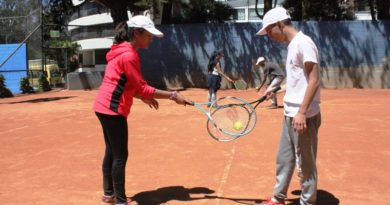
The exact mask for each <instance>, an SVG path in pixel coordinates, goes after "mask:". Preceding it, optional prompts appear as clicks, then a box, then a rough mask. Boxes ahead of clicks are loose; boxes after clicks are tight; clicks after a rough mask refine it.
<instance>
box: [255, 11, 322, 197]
mask: <svg viewBox="0 0 390 205" xmlns="http://www.w3.org/2000/svg"><path fill="white" fill-rule="evenodd" d="M257 34H258V35H268V36H269V37H270V38H271V39H272V40H274V41H277V42H279V43H284V42H287V43H288V52H287V60H286V74H287V78H286V87H285V88H283V90H285V91H286V94H285V96H284V99H283V101H284V122H283V128H282V133H281V136H280V143H279V149H278V153H277V159H276V184H275V187H274V191H273V196H272V197H271V198H270V199H269V200H267V201H265V202H263V203H262V204H263V205H284V204H285V202H284V201H285V199H286V198H287V191H288V186H289V184H290V181H291V178H292V174H293V172H294V168H295V166H297V170H298V176H299V178H300V183H301V188H302V194H301V198H300V204H301V205H314V204H316V199H317V167H316V157H317V144H318V129H319V127H320V124H321V114H320V107H319V103H320V65H319V63H320V61H319V54H318V50H317V47H316V45H315V44H314V42H313V41H312V39H311V38H310V37H308V36H306V35H305V34H303V33H302V32H300V31H298V30H296V29H295V28H294V27H293V26H292V24H291V19H290V16H289V14H288V13H287V11H286V10H285V9H284V8H281V7H279V8H274V9H271V10H270V11H268V12H267V13H266V14H265V16H264V18H263V27H262V28H261V30H260V31H259V32H258V33H257ZM269 95H270V96H268V97H272V95H274V94H269Z"/></svg>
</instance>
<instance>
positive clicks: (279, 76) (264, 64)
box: [256, 57, 285, 109]
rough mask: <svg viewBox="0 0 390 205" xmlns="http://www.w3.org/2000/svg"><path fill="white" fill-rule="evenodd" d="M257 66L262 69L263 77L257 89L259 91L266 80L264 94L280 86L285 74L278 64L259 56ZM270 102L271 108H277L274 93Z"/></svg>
mask: <svg viewBox="0 0 390 205" xmlns="http://www.w3.org/2000/svg"><path fill="white" fill-rule="evenodd" d="M256 65H257V66H260V68H261V69H262V70H263V75H264V79H263V82H262V83H261V85H260V86H259V87H257V88H256V89H257V91H259V90H260V89H261V88H262V87H263V85H264V84H265V83H266V82H267V89H266V90H265V92H264V94H266V93H268V92H269V91H271V90H272V89H274V88H276V87H278V86H280V85H281V84H282V82H283V80H284V78H285V74H284V72H283V70H282V69H281V68H280V66H279V65H278V64H276V63H274V62H269V61H266V60H265V58H264V57H259V58H258V59H257V62H256ZM271 101H272V104H271V105H270V106H269V108H271V109H276V108H278V101H277V98H276V95H274V96H273V97H272V98H271Z"/></svg>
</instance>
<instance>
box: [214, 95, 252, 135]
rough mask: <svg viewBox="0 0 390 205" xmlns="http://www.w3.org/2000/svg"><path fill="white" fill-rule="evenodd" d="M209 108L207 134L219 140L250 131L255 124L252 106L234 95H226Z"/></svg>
mask: <svg viewBox="0 0 390 205" xmlns="http://www.w3.org/2000/svg"><path fill="white" fill-rule="evenodd" d="M214 104H215V105H217V106H212V107H211V108H210V114H211V117H212V121H210V120H209V121H208V122H207V128H208V131H209V134H210V135H211V136H212V137H214V138H215V139H217V140H219V141H230V140H233V139H236V138H238V137H241V136H243V135H245V134H248V133H249V132H251V131H252V130H253V129H254V127H255V125H256V120H257V119H256V114H255V113H254V108H253V107H252V106H251V105H250V104H249V103H247V102H245V101H243V100H240V99H239V98H236V97H226V98H222V99H219V100H218V101H216V102H215V103H214Z"/></svg>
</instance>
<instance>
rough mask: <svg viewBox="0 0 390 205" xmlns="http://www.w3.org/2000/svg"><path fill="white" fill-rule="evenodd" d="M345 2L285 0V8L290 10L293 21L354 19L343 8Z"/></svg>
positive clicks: (333, 0) (338, 0)
mask: <svg viewBox="0 0 390 205" xmlns="http://www.w3.org/2000/svg"><path fill="white" fill-rule="evenodd" d="M342 2H343V0H310V1H309V0H285V1H284V2H283V4H282V5H283V7H284V8H286V9H287V10H289V12H290V14H291V18H292V19H293V20H298V21H300V20H317V21H334V20H351V19H354V17H353V16H351V15H350V14H349V13H348V12H347V8H345V7H344V6H342V5H343V4H342Z"/></svg>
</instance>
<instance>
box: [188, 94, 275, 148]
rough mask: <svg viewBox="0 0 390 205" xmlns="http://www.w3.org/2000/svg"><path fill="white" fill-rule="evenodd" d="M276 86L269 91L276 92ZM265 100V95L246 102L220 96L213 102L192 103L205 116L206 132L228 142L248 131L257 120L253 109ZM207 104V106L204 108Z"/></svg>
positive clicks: (218, 139)
mask: <svg viewBox="0 0 390 205" xmlns="http://www.w3.org/2000/svg"><path fill="white" fill-rule="evenodd" d="M279 89H280V87H277V88H275V89H273V90H271V91H270V92H277V91H278V90H279ZM264 100H266V96H262V97H261V98H259V99H257V100H255V101H252V102H248V101H246V100H244V99H242V98H239V97H234V96H226V97H221V98H219V99H217V100H216V101H214V102H213V103H211V104H209V103H194V104H193V105H194V106H195V107H196V108H198V109H199V110H200V111H202V112H203V113H204V114H205V115H206V116H207V132H208V133H209V135H210V136H211V137H212V138H213V139H215V140H217V141H220V142H229V141H232V140H235V139H237V138H240V137H242V136H244V135H247V134H248V133H250V132H251V131H252V130H253V129H254V128H255V127H256V122H257V115H256V111H255V109H256V108H257V107H258V105H259V104H260V103H262V102H263V101H264ZM205 105H208V106H209V108H207V109H206V108H204V106H205Z"/></svg>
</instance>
